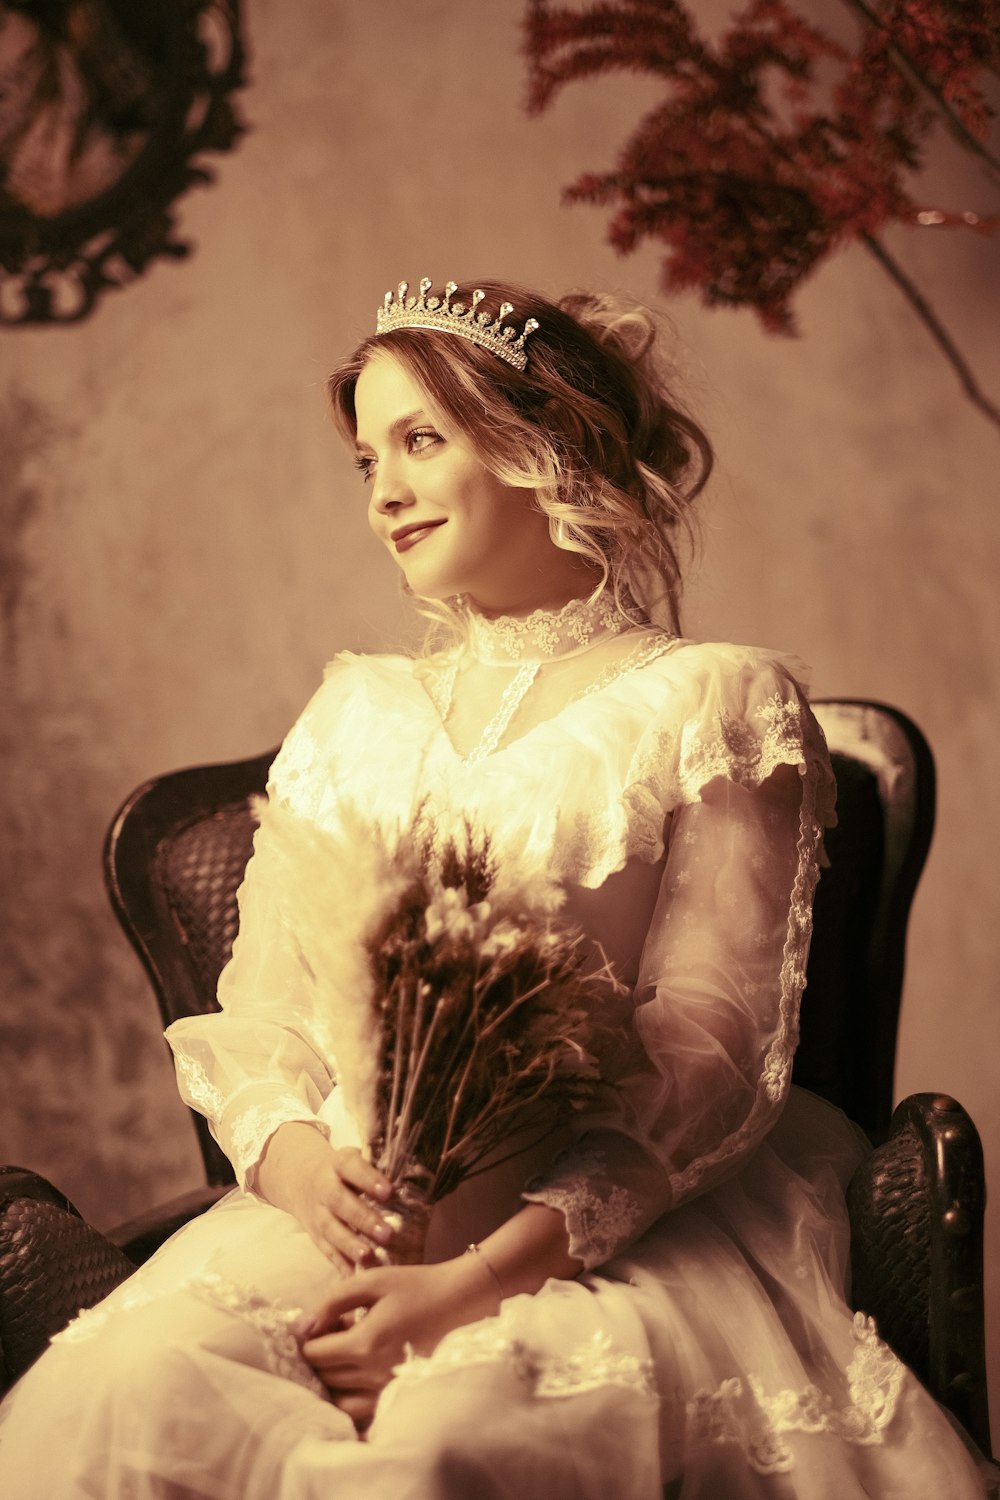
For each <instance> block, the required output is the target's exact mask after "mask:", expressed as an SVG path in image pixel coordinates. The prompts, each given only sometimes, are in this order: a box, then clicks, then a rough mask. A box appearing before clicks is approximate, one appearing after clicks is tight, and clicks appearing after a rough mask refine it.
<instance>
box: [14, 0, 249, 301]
mask: <svg viewBox="0 0 1000 1500" xmlns="http://www.w3.org/2000/svg"><path fill="white" fill-rule="evenodd" d="M244 63H245V53H244V48H243V44H242V41H241V37H240V16H239V0H21V3H18V0H0V325H6V326H8V327H15V326H30V325H35V326H37V325H39V324H53V323H56V324H58V323H77V322H79V321H80V320H81V319H82V318H85V317H86V316H87V314H88V313H90V312H91V311H92V310H93V308H94V306H95V304H96V303H97V301H98V299H99V297H101V296H102V295H103V294H104V293H105V292H106V291H109V290H111V289H113V288H116V287H121V286H124V285H127V284H128V282H130V281H132V280H134V279H135V278H136V277H137V276H139V275H141V273H142V272H143V271H144V270H145V269H146V267H147V266H148V265H149V263H150V262H151V261H153V260H155V259H157V258H158V257H161V256H169V257H171V258H174V259H180V258H182V257H184V256H185V255H187V254H188V253H189V252H190V248H191V247H190V245H189V244H188V243H186V242H185V241H183V240H182V239H179V238H178V237H177V235H176V232H175V226H174V221H173V214H174V209H175V206H176V203H177V200H178V199H179V198H180V197H181V195H182V194H183V193H185V192H186V191H187V189H188V188H189V187H192V186H193V185H195V184H197V183H206V182H210V181H211V177H212V174H211V173H210V172H209V171H208V170H207V169H206V167H205V166H204V165H202V164H201V163H200V162H199V160H198V159H199V158H200V157H201V155H202V154H203V153H204V152H207V151H228V150H230V149H231V148H232V147H233V145H234V144H235V143H236V141H237V139H238V138H239V136H240V135H241V133H242V130H243V127H242V125H241V124H240V122H239V120H238V118H237V116H236V112H235V109H234V106H233V103H232V95H233V93H234V91H235V90H236V89H238V88H240V87H241V86H242V84H243V82H244Z"/></svg>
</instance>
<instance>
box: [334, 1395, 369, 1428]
mask: <svg viewBox="0 0 1000 1500" xmlns="http://www.w3.org/2000/svg"><path fill="white" fill-rule="evenodd" d="M378 1398H379V1393H378V1391H332V1392H331V1393H330V1400H331V1401H332V1403H333V1405H334V1406H336V1407H339V1408H340V1410H341V1411H342V1412H343V1413H344V1415H345V1416H348V1417H350V1419H351V1421H352V1422H353V1423H354V1425H355V1427H356V1428H357V1429H358V1431H359V1432H363V1431H364V1430H365V1429H366V1428H367V1427H370V1426H371V1420H372V1417H373V1416H374V1415H375V1407H376V1405H377V1404H378Z"/></svg>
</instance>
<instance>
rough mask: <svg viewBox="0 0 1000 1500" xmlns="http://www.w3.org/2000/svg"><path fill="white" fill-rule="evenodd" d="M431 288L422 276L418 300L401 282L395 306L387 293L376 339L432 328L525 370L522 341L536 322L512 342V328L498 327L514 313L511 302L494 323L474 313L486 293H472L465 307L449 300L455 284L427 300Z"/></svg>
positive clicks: (503, 304) (531, 321) (485, 315)
mask: <svg viewBox="0 0 1000 1500" xmlns="http://www.w3.org/2000/svg"><path fill="white" fill-rule="evenodd" d="M433 285H434V283H433V282H432V281H431V280H430V279H429V278H428V277H426V276H425V277H424V278H423V280H422V281H421V283H420V296H419V297H408V296H407V292H408V291H409V289H410V284H409V282H408V281H401V282H400V283H399V287H398V289H397V292H396V300H395V302H394V301H393V300H392V293H391V292H386V294H385V298H384V300H383V303H382V306H381V307H380V308H379V310H378V314H377V316H376V320H375V336H376V337H378V335H379V334H381V333H391V332H392V330H393V329H394V328H435V329H438V330H439V331H440V332H441V333H457V334H458V335H459V337H460V338H463V339H469V340H470V341H471V342H472V343H473V344H479V345H480V347H481V348H483V349H488V350H489V351H490V353H491V354H495V355H497V357H498V358H499V359H502V360H503V361H504V363H505V364H508V365H513V367H514V369H515V370H523V369H524V367H525V365H526V364H527V363H528V355H527V352H526V351H525V347H524V341H525V339H526V338H527V337H528V335H529V334H531V333H534V331H535V329H536V328H537V327H538V321H537V319H535V318H529V319H528V321H527V322H526V323H525V325H524V331H523V332H522V333H521V335H520V337H518V338H515V337H514V334H515V330H514V329H513V328H511V327H510V326H507V327H504V328H502V327H501V326H500V325H501V323H503V320H504V318H506V317H509V316H510V314H511V313H512V312H513V311H514V304H513V303H512V302H501V304H500V311H499V312H498V313H497V315H496V320H495V321H494V320H493V319H492V318H491V317H490V315H489V313H485V312H477V311H476V309H477V308H478V306H479V304H480V302H482V300H483V298H484V297H485V296H486V293H485V292H480V291H478V290H477V291H474V292H473V294H472V305H471V307H466V305H465V303H464V302H454V303H453V302H452V300H451V299H452V297H453V296H454V295H455V293H456V292H457V291H458V283H457V282H455V281H449V282H447V283H446V284H445V289H444V296H443V297H428V295H427V293H428V292H429V291H430V289H431V287H432V286H433Z"/></svg>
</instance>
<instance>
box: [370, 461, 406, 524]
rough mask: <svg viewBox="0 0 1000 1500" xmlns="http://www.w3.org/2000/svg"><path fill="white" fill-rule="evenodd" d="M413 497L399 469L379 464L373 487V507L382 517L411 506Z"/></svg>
mask: <svg viewBox="0 0 1000 1500" xmlns="http://www.w3.org/2000/svg"><path fill="white" fill-rule="evenodd" d="M412 503H413V496H412V494H411V493H410V489H409V486H408V485H407V484H406V483H405V482H404V480H403V478H402V476H401V475H400V473H399V471H398V469H395V468H394V467H392V466H390V465H388V464H379V466H378V468H377V469H376V471H375V479H374V483H373V485H372V507H373V509H375V510H377V511H378V512H379V514H380V515H383V516H389V515H392V514H393V512H394V511H397V510H400V509H401V508H402V507H403V506H406V505H411V504H412Z"/></svg>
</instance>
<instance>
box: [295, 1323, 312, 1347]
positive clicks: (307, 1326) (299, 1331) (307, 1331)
mask: <svg viewBox="0 0 1000 1500" xmlns="http://www.w3.org/2000/svg"><path fill="white" fill-rule="evenodd" d="M292 1331H293V1333H294V1334H295V1337H296V1338H297V1339H298V1340H299V1341H300V1342H301V1343H303V1344H304V1343H305V1342H306V1340H307V1339H311V1338H312V1336H313V1334H314V1333H315V1332H316V1319H315V1318H300V1319H299V1320H298V1322H297V1323H294V1324H293V1325H292Z"/></svg>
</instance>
